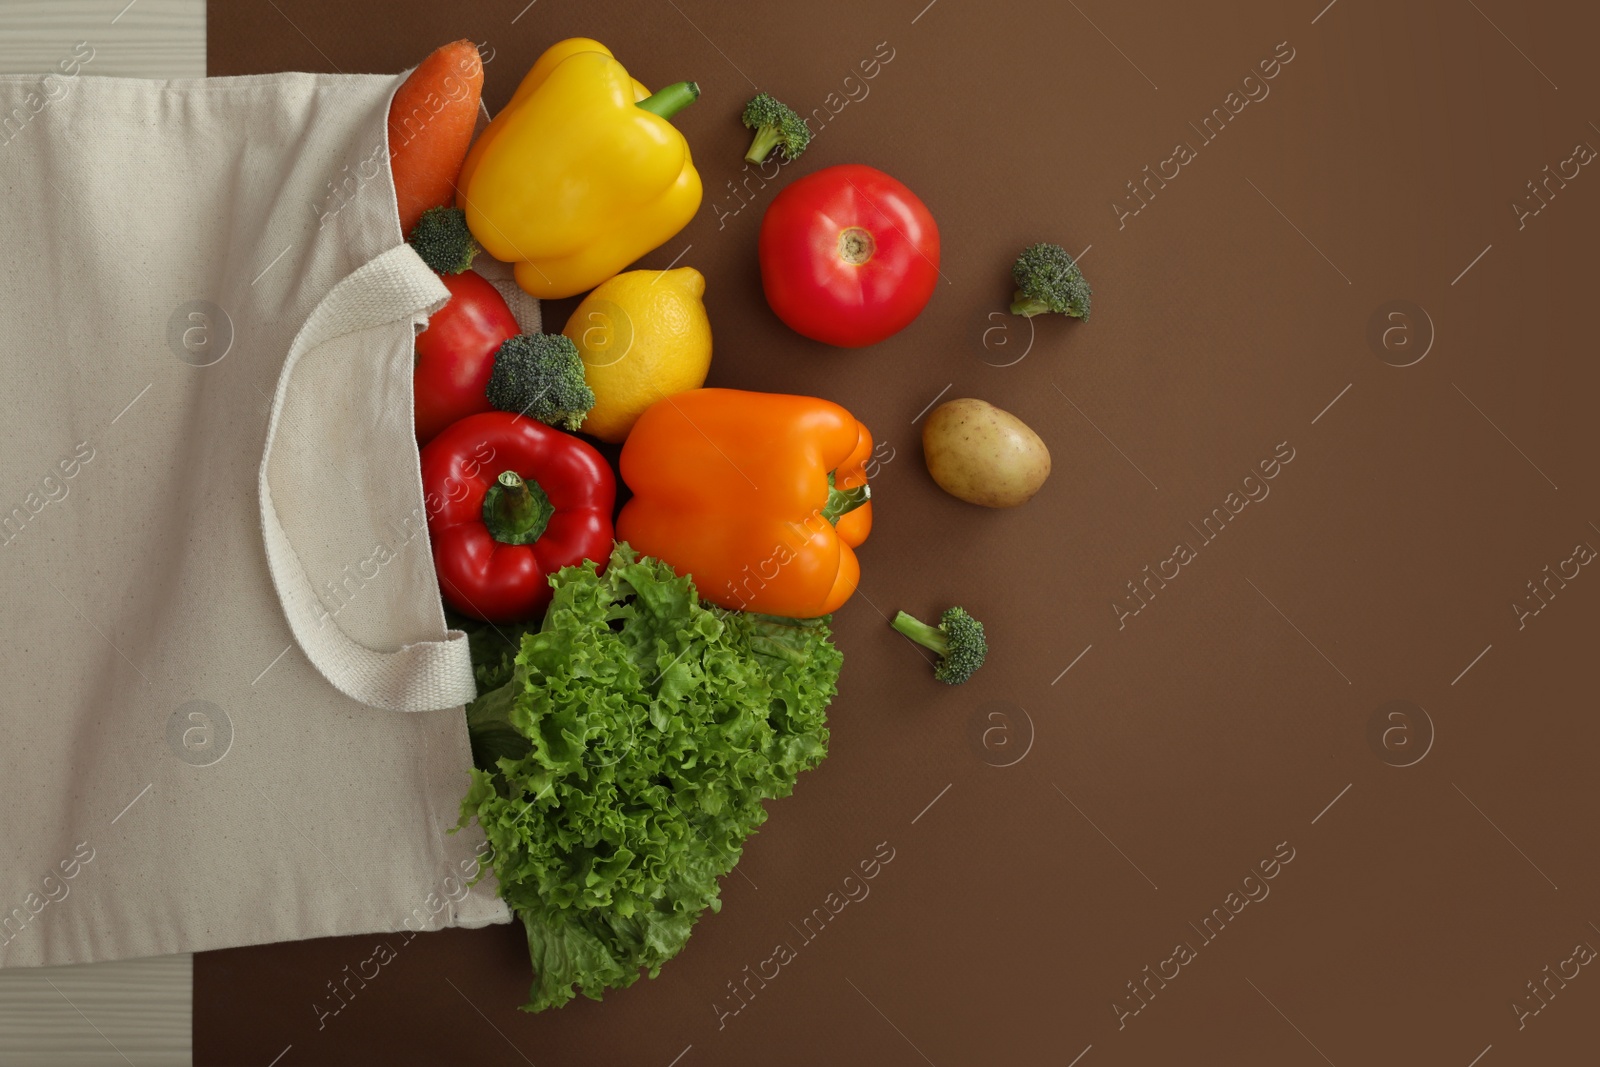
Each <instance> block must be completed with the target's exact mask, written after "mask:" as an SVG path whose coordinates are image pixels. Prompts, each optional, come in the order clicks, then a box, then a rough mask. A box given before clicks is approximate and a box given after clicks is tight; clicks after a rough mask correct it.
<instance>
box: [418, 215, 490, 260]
mask: <svg viewBox="0 0 1600 1067" xmlns="http://www.w3.org/2000/svg"><path fill="white" fill-rule="evenodd" d="M406 240H407V241H409V242H410V243H411V247H412V248H414V249H416V250H417V255H419V256H421V257H422V262H424V263H426V264H427V265H428V269H429V270H431V271H433V272H434V273H435V274H460V273H461V272H462V271H464V270H466V269H467V268H468V267H470V266H472V257H473V256H476V255H477V254H478V253H479V252H480V251H482V249H480V248H479V247H478V242H477V241H475V240H474V239H473V237H472V231H470V230H468V229H467V213H466V212H465V211H462V210H461V209H460V208H458V207H430V208H429V209H428V210H426V211H424V212H423V213H422V217H421V218H420V219H418V220H417V224H416V225H415V226H413V227H411V236H409V237H407V238H406Z"/></svg>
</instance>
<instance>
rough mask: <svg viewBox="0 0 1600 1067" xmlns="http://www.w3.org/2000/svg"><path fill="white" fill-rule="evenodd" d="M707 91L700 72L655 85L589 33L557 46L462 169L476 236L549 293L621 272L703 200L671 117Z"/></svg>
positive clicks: (530, 287)
mask: <svg viewBox="0 0 1600 1067" xmlns="http://www.w3.org/2000/svg"><path fill="white" fill-rule="evenodd" d="M699 94H700V90H699V87H697V86H696V85H695V84H694V83H693V82H678V83H677V84H676V85H669V86H668V87H667V88H665V89H662V90H661V91H660V92H658V93H654V94H652V93H651V92H650V90H648V89H646V88H645V87H644V86H643V85H641V84H639V83H638V82H637V81H635V80H634V79H633V78H632V77H630V76H629V75H628V72H627V71H626V70H625V69H623V66H622V64H621V63H618V62H617V61H616V59H614V58H613V57H612V55H611V52H610V51H609V50H608V49H607V48H606V47H605V45H603V44H601V43H600V42H599V41H592V40H590V39H588V38H587V37H574V38H571V39H569V40H565V41H561V42H560V43H558V44H555V45H553V46H551V47H550V48H549V49H548V50H547V51H546V52H545V53H544V55H542V56H540V57H539V59H538V61H537V62H535V63H534V65H533V67H532V69H530V70H529V71H528V73H527V76H526V77H524V78H523V79H522V84H521V85H519V86H518V87H517V91H516V93H515V94H514V95H513V96H512V97H511V102H510V103H509V104H507V105H506V107H505V109H504V110H503V111H501V112H500V114H498V115H496V116H495V118H494V121H493V122H491V123H489V126H488V128H487V129H485V130H484V131H483V133H482V134H480V135H479V137H478V139H477V141H476V142H475V143H474V144H473V146H472V151H471V152H469V153H468V154H467V159H466V162H465V163H464V164H463V165H462V167H461V177H460V179H459V180H458V181H457V183H456V188H457V194H456V202H457V204H458V205H459V206H460V207H461V208H463V209H464V210H465V211H466V213H467V226H468V228H470V229H471V230H472V235H473V236H474V237H476V238H477V239H478V243H480V244H481V245H483V247H484V248H485V249H487V250H488V252H489V254H490V255H492V256H494V257H495V258H496V259H499V260H504V261H505V262H508V263H512V264H514V265H515V268H516V276H517V284H518V285H520V286H521V287H522V288H523V289H524V290H526V291H527V292H529V293H531V294H533V295H534V296H537V297H541V298H551V299H554V298H559V297H565V296H574V295H576V294H578V293H581V292H584V291H585V290H588V289H592V288H594V287H595V286H596V285H599V284H600V283H601V282H603V281H605V280H606V279H607V278H610V277H612V276H613V275H615V274H617V273H618V272H620V271H621V270H622V269H623V268H624V267H626V266H627V265H628V264H630V263H632V262H633V261H634V260H636V259H638V258H639V257H640V256H642V255H644V254H645V253H646V252H649V251H650V250H651V249H653V248H656V247H658V246H660V245H662V244H664V243H665V242H666V241H668V240H669V239H671V237H672V236H673V235H674V234H676V233H677V232H678V231H679V230H681V229H683V227H684V226H686V225H687V224H688V222H689V220H690V219H691V218H693V217H694V213H695V211H696V210H697V209H698V208H699V207H700V195H701V187H700V175H699V174H698V173H697V172H696V171H695V169H694V162H693V161H692V160H691V159H690V158H689V145H688V143H687V142H686V141H685V140H684V138H683V134H681V133H679V132H678V130H677V129H676V128H675V127H674V126H673V125H672V123H670V122H668V121H667V120H668V119H669V118H670V117H671V116H673V115H675V114H676V113H677V112H678V111H680V110H682V109H683V108H684V107H687V106H688V105H689V104H691V103H693V102H694V99H695V97H697V96H698V95H699Z"/></svg>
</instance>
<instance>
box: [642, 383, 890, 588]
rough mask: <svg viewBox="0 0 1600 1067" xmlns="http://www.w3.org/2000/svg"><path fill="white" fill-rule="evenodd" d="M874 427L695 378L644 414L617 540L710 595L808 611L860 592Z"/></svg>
mask: <svg viewBox="0 0 1600 1067" xmlns="http://www.w3.org/2000/svg"><path fill="white" fill-rule="evenodd" d="M871 456H872V435H871V433H869V432H868V431H867V428H866V427H865V426H863V425H861V423H860V422H858V421H856V418H855V416H853V415H851V414H850V413H849V412H848V411H846V410H845V409H844V408H842V407H840V406H839V405H838V404H834V403H831V402H829V401H827V400H818V399H816V398H814V397H808V396H789V395H786V394H782V393H751V392H745V391H743V390H739V389H693V390H690V391H689V392H686V393H677V394H675V395H673V396H669V397H666V398H664V399H662V400H658V401H657V402H656V403H655V404H654V405H652V406H651V407H649V408H648V409H646V411H645V413H644V414H643V415H641V416H639V421H638V422H637V423H635V424H634V427H633V431H632V432H631V433H630V434H629V435H628V442H627V444H626V445H624V446H623V449H622V460H621V469H622V478H623V481H625V482H627V483H628V487H629V488H630V489H632V490H633V499H632V500H630V501H628V504H627V506H626V507H624V508H623V509H622V514H621V515H620V516H618V518H617V538H618V539H619V540H622V541H626V542H628V544H630V545H632V546H633V548H634V549H635V550H637V551H639V552H642V553H645V554H646V555H651V556H655V557H657V558H659V559H661V560H664V561H665V562H666V563H668V564H670V565H671V566H672V568H673V569H674V570H676V571H677V572H678V573H679V574H682V575H689V576H691V577H692V578H693V579H694V583H695V586H696V587H697V588H698V589H699V592H700V597H701V599H703V600H708V601H711V602H712V603H715V604H720V605H722V606H723V607H725V608H732V609H734V610H737V611H758V612H762V613H764V614H767V615H781V616H784V617H786V618H794V619H808V618H814V617H816V616H818V615H827V614H829V613H831V612H833V611H835V610H837V609H838V608H839V606H840V605H842V604H843V603H844V602H845V601H846V600H848V599H850V594H852V593H854V592H855V591H856V585H857V584H858V583H859V582H860V579H861V564H860V563H859V561H857V559H856V554H855V551H854V550H855V547H856V546H857V545H860V544H861V543H862V542H863V541H865V540H866V539H867V535H868V534H869V533H870V532H871V530H872V505H871V504H870V503H869V502H868V501H869V500H870V498H871V495H872V490H871V487H870V486H868V484H867V472H866V468H865V465H866V463H867V461H868V460H869V459H870V458H871Z"/></svg>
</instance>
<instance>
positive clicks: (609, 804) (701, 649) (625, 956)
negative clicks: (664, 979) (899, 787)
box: [461, 544, 842, 1011]
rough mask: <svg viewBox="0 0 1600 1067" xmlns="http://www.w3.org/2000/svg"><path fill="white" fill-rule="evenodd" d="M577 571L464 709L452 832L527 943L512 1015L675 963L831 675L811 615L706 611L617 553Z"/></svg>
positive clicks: (811, 730) (819, 748) (816, 751)
mask: <svg viewBox="0 0 1600 1067" xmlns="http://www.w3.org/2000/svg"><path fill="white" fill-rule="evenodd" d="M596 572H597V568H596V566H595V564H594V563H593V562H592V561H590V562H586V563H584V564H583V565H582V566H581V567H569V568H566V569H564V570H562V571H561V572H560V573H558V574H557V575H556V576H555V577H554V578H553V580H552V585H553V586H554V596H553V599H552V601H551V605H550V608H549V610H548V612H547V613H546V615H545V619H544V623H543V625H542V626H541V627H540V629H539V630H538V631H536V632H530V633H527V634H525V635H524V636H522V638H521V642H520V647H519V649H518V651H517V652H516V655H515V656H514V657H512V658H511V660H510V666H509V673H506V662H505V660H504V659H503V657H504V652H505V650H504V649H503V648H499V647H496V646H495V645H493V644H492V643H491V642H489V641H488V640H487V639H484V640H483V642H482V648H483V649H484V651H485V652H487V653H491V654H492V655H494V656H499V657H502V658H501V659H500V660H491V661H490V662H489V665H488V668H487V670H486V671H485V674H486V675H487V676H488V677H489V678H491V679H494V678H498V677H504V678H505V681H504V684H503V685H501V686H500V688H498V689H495V690H493V691H490V692H486V693H484V695H483V696H480V697H479V699H478V700H476V701H474V702H473V704H472V705H471V706H470V707H469V708H468V726H469V730H470V732H471V734H472V738H473V752H474V760H475V761H476V762H477V764H478V768H477V769H476V770H474V771H473V773H472V783H471V787H470V789H469V790H468V792H467V795H466V797H465V798H464V799H463V800H462V805H461V811H462V823H463V825H464V824H465V823H466V822H467V820H469V819H473V818H475V819H477V821H478V823H479V825H480V826H481V827H482V828H483V831H484V833H485V835H486V836H487V837H488V840H489V843H490V844H491V846H492V847H493V849H494V858H493V861H492V863H491V864H490V866H491V867H492V869H493V870H494V872H495V875H496V877H497V878H498V879H499V883H500V895H501V896H502V897H503V898H504V899H505V901H506V903H507V904H508V905H509V906H510V907H511V908H512V909H513V910H514V911H516V913H517V915H518V917H519V918H521V920H522V923H523V926H524V929H525V930H526V932H527V936H528V950H529V954H530V956H531V958H532V962H533V969H534V974H535V981H534V983H533V987H532V990H531V991H530V995H529V1001H528V1003H527V1004H526V1005H525V1006H524V1010H527V1011H541V1010H543V1009H545V1008H549V1007H556V1006H559V1005H561V1004H564V1003H566V1002H567V1001H568V1000H570V999H572V997H573V996H574V995H575V994H576V993H580V992H581V993H583V994H584V995H585V996H587V997H590V998H592V999H595V1000H598V999H600V994H601V993H602V991H603V990H605V989H610V988H622V987H625V986H628V985H631V984H632V983H633V982H634V981H636V980H637V979H638V977H639V974H640V972H641V971H646V972H648V973H649V974H650V976H651V977H654V976H655V975H657V974H658V973H660V970H661V966H662V965H663V964H664V963H665V962H666V961H667V960H669V959H671V958H672V957H673V956H675V955H676V954H677V953H678V952H679V950H681V949H682V948H683V946H684V943H685V942H686V941H687V940H688V938H689V933H690V930H691V929H692V927H693V925H694V923H695V921H696V920H697V919H698V918H699V917H700V915H701V914H702V913H703V912H704V911H705V910H706V909H707V908H709V909H711V910H712V911H716V910H717V908H718V907H719V906H720V901H719V895H718V894H719V886H718V879H719V878H721V877H722V876H724V875H726V874H727V873H728V872H729V871H731V870H732V869H733V867H734V864H736V863H737V862H738V861H739V857H740V855H741V854H742V850H743V843H744V840H745V838H747V837H748V836H749V835H750V834H751V833H753V832H754V831H755V830H756V828H757V827H759V826H760V825H761V823H762V822H764V821H765V819H766V810H765V809H764V808H763V807H762V801H764V800H767V799H771V798H775V797H783V796H787V795H789V793H790V792H791V791H792V790H793V789H794V784H795V780H796V778H797V777H798V775H799V773H800V772H801V771H804V770H809V769H810V768H812V767H815V766H816V765H817V764H818V763H820V762H821V761H822V759H823V757H824V756H825V755H826V754H827V743H828V729H827V722H826V710H827V706H828V703H829V702H830V701H831V700H832V699H833V696H834V694H835V692H836V691H837V682H838V677H839V668H840V665H841V663H842V657H841V656H840V654H839V652H838V650H837V649H835V648H834V647H833V645H832V643H831V641H830V634H829V630H828V626H827V620H826V619H812V620H803V621H797V620H792V619H777V618H770V617H766V616H758V615H746V614H741V613H738V612H725V611H721V610H714V609H712V608H709V607H707V606H705V605H703V604H702V603H700V599H699V596H698V594H697V593H696V591H695V588H694V585H693V583H692V582H690V581H689V579H687V578H680V577H678V576H677V575H676V574H674V573H673V571H672V569H671V568H670V567H668V566H667V565H666V564H664V563H662V562H660V561H659V560H655V559H651V558H649V557H636V556H635V554H634V553H633V552H632V550H630V549H629V548H628V547H627V545H625V544H623V545H618V546H617V547H616V550H615V552H614V553H613V554H612V557H611V560H610V562H609V564H608V565H607V567H606V570H605V573H604V574H599V573H596ZM475 650H476V646H475ZM495 672H499V673H498V674H496V673H495Z"/></svg>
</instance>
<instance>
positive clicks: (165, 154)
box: [0, 74, 537, 966]
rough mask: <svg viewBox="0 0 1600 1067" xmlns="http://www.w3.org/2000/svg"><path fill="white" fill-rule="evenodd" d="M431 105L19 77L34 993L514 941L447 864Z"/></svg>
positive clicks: (13, 329)
mask: <svg viewBox="0 0 1600 1067" xmlns="http://www.w3.org/2000/svg"><path fill="white" fill-rule="evenodd" d="M402 77H403V76H346V75H340V76H329V75H307V74H283V75H271V76H263V77H249V78H225V79H213V80H190V81H170V82H155V81H138V80H130V79H116V78H90V77H76V78H73V77H63V76H50V77H46V78H44V79H40V78H37V77H14V76H7V77H0V119H4V117H5V116H8V115H9V116H11V117H12V118H11V119H10V120H9V125H7V128H6V135H7V137H8V140H6V141H5V142H4V143H3V144H0V246H3V247H4V249H5V254H4V255H3V256H0V284H3V286H4V291H5V293H6V294H7V295H6V299H4V300H3V301H0V383H3V384H0V389H3V393H4V396H5V400H6V407H5V415H4V419H3V422H0V596H3V598H4V604H5V607H6V609H7V611H6V622H5V640H4V641H3V642H0V811H3V815H0V966H19V965H23V966H26V965H37V964H57V963H78V962H86V961H90V960H102V959H115V958H121V957H131V956H149V955H157V954H164V953H173V952H187V951H197V950H202V949H213V948H221V947H226V946H231V945H245V944H254V943H260V942H267V941H278V940H288V939H296V938H306V937H321V936H328V935H335V934H353V933H360V932H370V931H379V930H384V931H388V930H398V929H400V928H401V927H402V926H404V927H409V928H410V929H413V930H418V929H428V928H437V927H442V926H452V925H454V926H476V925H482V924H484V923H490V922H505V921H509V915H508V913H507V910H506V908H505V906H504V905H503V904H502V902H501V901H500V900H499V899H498V897H497V896H496V895H495V891H494V883H493V880H492V878H488V879H485V880H484V881H483V882H482V883H480V884H479V885H477V886H476V887H473V888H470V889H469V888H468V887H467V886H466V882H467V881H468V880H469V879H470V877H471V875H473V874H474V873H476V871H477V861H476V858H475V857H476V856H477V854H478V853H479V851H480V850H481V848H482V847H483V839H482V836H481V834H479V833H478V832H477V830H476V828H469V829H467V830H463V831H462V832H461V833H459V834H454V835H451V834H448V833H447V831H448V830H449V829H450V828H451V827H452V826H454V825H455V822H456V818H457V812H458V805H459V802H460V797H461V794H462V793H463V791H464V790H465V788H466V785H467V769H468V768H469V767H470V766H471V754H470V751H469V748H468V743H467V732H466V726H465V721H464V718H463V716H462V713H461V707H460V706H461V704H462V703H463V702H465V701H467V700H470V699H471V698H472V696H473V679H472V669H471V663H470V660H469V658H468V655H467V643H466V640H465V638H464V635H462V634H460V633H459V632H456V631H448V630H447V629H446V626H445V621H444V616H443V613H442V610H441V608H440V603H439V597H438V592H437V586H436V584H435V577H434V570H433V561H432V556H431V553H430V550H429V545H428V535H427V529H426V523H425V510H424V506H423V498H422V486H421V480H420V474H419V470H418V462H417V448H416V444H415V441H414V438H413V435H412V424H411V407H412V404H411V366H412V347H411V343H412V337H413V335H414V332H415V326H416V325H418V324H421V323H424V322H425V321H426V318H427V315H428V313H429V312H430V311H431V310H434V309H436V308H437V307H438V306H439V305H440V304H441V303H442V301H443V300H444V299H445V297H446V295H447V294H446V292H445V290H444V288H443V286H442V285H441V284H440V282H439V281H438V279H437V278H436V277H434V275H432V274H431V273H430V272H429V271H428V270H427V268H426V267H424V266H423V265H422V263H421V261H420V260H419V259H417V257H416V256H415V254H414V253H412V252H411V250H410V249H409V248H408V247H406V246H405V245H404V244H403V243H402V241H401V234H400V228H399V222H398V219H397V216H396V211H395V203H394V193H393V186H392V183H391V181H390V178H389V167H388V162H387V160H388V156H387V138H386V123H385V118H386V114H387V110H388V103H389V99H390V97H391V95H392V94H393V92H394V90H395V88H396V87H397V86H398V85H399V84H400V81H401V80H402ZM17 116H22V119H21V120H20V121H19V120H18V119H17ZM501 285H502V286H505V285H506V283H505V282H504V281H503V280H502V281H501ZM517 306H518V308H519V310H520V311H522V312H527V311H529V310H530V308H529V306H528V305H527V304H526V303H520V304H519V305H517ZM532 310H533V311H534V314H535V315H536V306H535V308H534V309H532ZM526 325H529V324H526V323H525V326H526ZM532 328H537V324H536V323H534V324H532Z"/></svg>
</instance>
